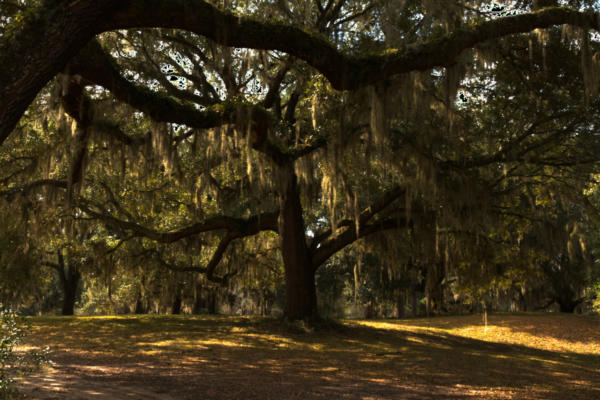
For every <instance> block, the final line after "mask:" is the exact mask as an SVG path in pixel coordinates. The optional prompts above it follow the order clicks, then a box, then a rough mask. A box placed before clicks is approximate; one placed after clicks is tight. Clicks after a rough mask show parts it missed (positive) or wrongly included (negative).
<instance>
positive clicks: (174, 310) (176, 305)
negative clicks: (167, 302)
mask: <svg viewBox="0 0 600 400" xmlns="http://www.w3.org/2000/svg"><path fill="white" fill-rule="evenodd" d="M182 302H183V299H182V298H181V289H177V293H175V298H174V299H173V304H172V305H171V314H181V303H182Z"/></svg>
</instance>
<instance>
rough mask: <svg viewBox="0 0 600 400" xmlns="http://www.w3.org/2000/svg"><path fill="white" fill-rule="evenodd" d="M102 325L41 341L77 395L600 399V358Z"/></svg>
mask: <svg viewBox="0 0 600 400" xmlns="http://www.w3.org/2000/svg"><path fill="white" fill-rule="evenodd" d="M101 322H102V323H101V324H98V323H86V324H81V325H78V324H77V323H68V324H65V326H61V325H60V324H56V325H55V326H54V327H46V329H42V330H41V331H40V336H39V337H37V339H45V340H46V342H50V343H52V342H55V341H58V340H60V341H61V345H60V346H59V347H57V348H56V350H55V353H54V355H53V359H54V361H55V362H56V367H55V369H56V371H57V372H56V374H57V375H58V376H63V377H70V378H69V379H70V380H67V381H66V383H65V385H66V386H68V385H71V389H69V390H70V391H72V390H74V388H75V389H76V388H77V387H81V386H82V385H86V386H85V387H87V388H93V390H94V392H95V393H101V394H102V393H105V394H106V396H107V397H106V398H115V399H119V398H131V397H115V393H114V390H113V389H114V388H115V387H122V388H124V389H127V390H129V391H130V392H131V391H132V390H134V391H135V390H137V389H132V388H138V389H139V388H140V387H142V388H143V389H144V390H146V391H149V392H151V393H154V396H156V397H152V396H146V397H147V398H165V399H167V398H177V399H197V398H205V399H230V398H245V399H271V398H273V399H281V398H303V399H304V398H309V399H321V398H322V399H325V398H327V399H331V398H335V399H338V398H340V399H368V398H377V399H398V398H402V399H404V398H406V399H427V398H436V399H459V398H508V397H514V398H528V399H563V398H565V397H566V396H567V395H568V398H569V399H590V398H600V377H598V373H597V371H598V370H599V369H600V356H598V355H592V354H576V353H568V352H553V351H548V350H540V349H534V348H531V347H527V346H524V345H514V344H502V343H490V342H486V341H483V340H477V339H471V338H465V337H461V336H457V335H452V334H449V333H445V332H435V333H429V332H418V331H417V332H415V331H409V330H390V329H380V328H375V327H370V326H354V325H352V326H348V327H347V328H345V329H340V330H337V329H336V330H325V331H315V332H308V333H294V332H289V330H286V329H285V328H282V327H281V325H280V324H278V322H277V321H274V320H269V319H259V320H255V319H251V318H227V317H219V318H213V317H206V318H203V317H199V318H177V317H157V318H140V319H137V320H126V322H123V321H122V320H121V319H105V320H102V321H101ZM68 326H70V328H71V329H70V330H67V329H65V328H66V327H68ZM60 331H62V333H63V336H62V337H61V336H60V335H58V333H57V332H60ZM50 333H54V334H56V336H52V335H50V336H48V334H50ZM53 347H54V346H53ZM40 384H42V386H43V382H41V381H40ZM110 388H113V389H110ZM48 390H49V393H50V392H51V388H48ZM109 395H110V396H112V397H108V396H109ZM123 396H125V394H124V395H123ZM161 396H163V397H161ZM83 397H85V396H83ZM40 398H44V397H40ZM65 398H69V397H65ZM80 398H81V397H80ZM89 398H93V397H89ZM96 398H100V397H96Z"/></svg>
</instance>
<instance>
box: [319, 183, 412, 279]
mask: <svg viewBox="0 0 600 400" xmlns="http://www.w3.org/2000/svg"><path fill="white" fill-rule="evenodd" d="M405 193H406V190H405V189H404V188H402V187H400V186H394V187H393V188H391V189H389V190H387V191H386V192H385V193H384V194H383V195H382V196H381V197H380V198H378V199H377V200H375V201H374V202H373V203H371V205H370V206H369V207H366V208H365V209H364V210H363V211H362V212H361V213H360V215H359V217H358V228H357V221H354V220H350V219H346V220H342V221H339V222H338V224H337V227H338V228H337V230H336V231H332V229H331V228H329V229H326V230H323V231H321V232H317V233H316V234H315V236H314V238H313V240H312V242H311V245H310V251H311V253H312V267H313V268H314V269H315V270H316V269H317V268H318V267H319V266H320V265H321V264H323V263H324V262H325V261H326V260H327V259H329V257H331V256H332V255H334V254H335V253H337V252H338V251H340V250H341V249H343V248H344V247H346V246H348V245H350V244H352V243H353V242H355V241H356V240H358V239H360V238H363V237H365V236H368V235H371V234H373V233H377V232H380V231H383V230H388V229H396V228H401V227H407V226H408V223H409V222H408V220H407V219H406V218H405V217H394V218H391V217H388V218H380V219H379V220H378V221H374V219H375V217H376V216H377V215H378V214H380V213H381V212H382V211H384V210H386V209H387V208H388V207H389V206H390V205H391V204H392V203H393V202H394V201H396V200H398V199H400V198H402V197H404V195H405Z"/></svg>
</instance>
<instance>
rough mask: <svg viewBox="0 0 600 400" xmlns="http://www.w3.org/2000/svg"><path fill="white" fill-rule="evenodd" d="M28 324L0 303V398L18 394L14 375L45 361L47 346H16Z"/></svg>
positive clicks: (12, 396)
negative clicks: (37, 348)
mask: <svg viewBox="0 0 600 400" xmlns="http://www.w3.org/2000/svg"><path fill="white" fill-rule="evenodd" d="M28 329H29V327H28V324H27V323H26V322H25V320H24V319H23V318H21V317H19V316H18V315H17V314H16V313H15V312H14V311H12V310H10V309H8V308H6V307H4V306H3V305H2V304H0V399H2V400H8V399H14V398H17V397H18V395H19V392H18V390H17V389H16V387H15V382H14V377H15V376H21V375H23V374H27V373H30V372H33V371H34V370H35V369H37V368H39V367H40V366H41V365H42V364H44V363H47V362H48V359H47V353H48V350H49V347H44V348H43V349H42V351H39V352H38V351H35V350H32V351H29V352H26V353H25V352H22V351H21V352H19V351H17V346H19V345H20V344H22V343H23V339H24V338H25V337H26V336H27V334H28Z"/></svg>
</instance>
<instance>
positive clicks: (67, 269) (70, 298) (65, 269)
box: [58, 253, 81, 315]
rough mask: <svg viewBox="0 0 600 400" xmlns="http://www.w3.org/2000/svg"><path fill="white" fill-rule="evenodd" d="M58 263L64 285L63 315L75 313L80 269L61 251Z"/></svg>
mask: <svg viewBox="0 0 600 400" xmlns="http://www.w3.org/2000/svg"><path fill="white" fill-rule="evenodd" d="M58 265H59V266H60V270H59V277H60V282H61V284H62V287H63V306H62V315H73V314H75V302H76V300H77V287H78V286H79V281H80V280H81V274H80V273H79V269H78V268H77V267H76V266H74V265H73V264H72V263H70V262H69V265H67V264H66V263H65V259H64V257H63V255H62V254H61V253H59V254H58Z"/></svg>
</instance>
